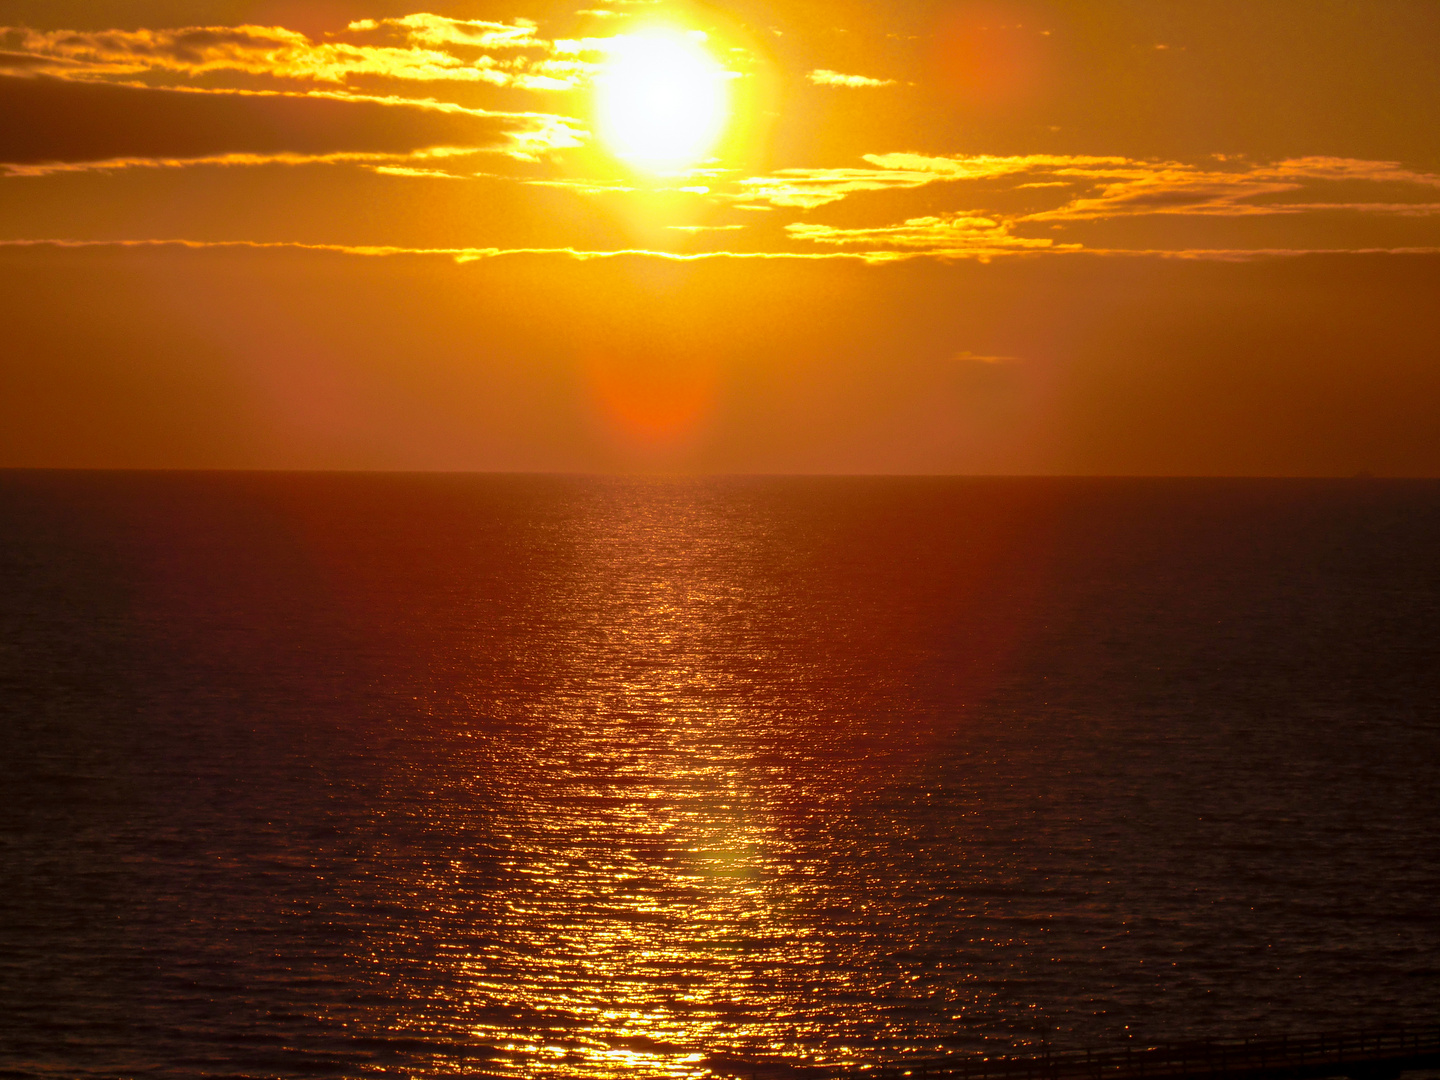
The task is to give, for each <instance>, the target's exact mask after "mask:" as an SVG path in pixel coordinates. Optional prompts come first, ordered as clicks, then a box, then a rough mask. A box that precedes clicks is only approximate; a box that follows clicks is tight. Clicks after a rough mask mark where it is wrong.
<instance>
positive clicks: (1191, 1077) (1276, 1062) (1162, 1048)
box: [845, 1026, 1440, 1080]
mask: <svg viewBox="0 0 1440 1080" xmlns="http://www.w3.org/2000/svg"><path fill="white" fill-rule="evenodd" d="M1407 1068H1409V1069H1418V1068H1440V1026H1436V1027H1424V1028H1408V1027H1396V1028H1388V1029H1382V1030H1369V1031H1338V1032H1326V1033H1322V1034H1318V1035H1287V1036H1282V1037H1280V1038H1273V1039H1240V1040H1221V1039H1210V1040H1206V1041H1204V1042H1190V1043H1166V1044H1161V1045H1144V1046H1133V1047H1126V1048H1124V1049H1118V1050H1104V1051H1097V1050H1071V1051H1056V1052H1053V1053H1052V1052H1049V1051H1042V1052H1040V1053H1036V1054H1028V1055H1024V1056H1020V1055H987V1056H983V1057H979V1056H976V1057H970V1056H965V1057H961V1056H958V1055H957V1056H955V1057H947V1058H939V1059H930V1060H913V1061H900V1062H891V1063H887V1064H884V1065H873V1066H857V1067H854V1068H852V1069H848V1070H845V1075H850V1076H855V1077H867V1078H869V1080H928V1078H931V1077H935V1078H939V1077H945V1078H960V1080H1240V1078H1244V1080H1317V1078H1320V1077H1328V1076H1349V1077H1351V1078H1352V1080H1388V1078H1390V1077H1393V1076H1396V1075H1398V1074H1399V1072H1400V1071H1402V1070H1404V1069H1407Z"/></svg>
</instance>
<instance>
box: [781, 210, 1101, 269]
mask: <svg viewBox="0 0 1440 1080" xmlns="http://www.w3.org/2000/svg"><path fill="white" fill-rule="evenodd" d="M1010 228H1011V223H1010V222H1007V221H1004V220H1001V219H999V218H996V217H988V216H985V215H982V214H949V215H942V216H930V217H915V218H908V219H906V220H905V221H904V222H903V223H902V224H899V225H885V226H880V227H876V228H861V229H846V228H840V227H838V226H835V225H819V224H813V223H809V222H793V223H791V224H789V225H787V226H785V231H786V232H787V233H788V234H789V235H790V236H791V237H793V238H794V239H796V240H808V241H810V242H811V243H817V244H836V245H841V244H844V245H856V244H863V245H867V246H871V247H876V246H879V247H887V248H914V249H922V250H925V251H927V252H929V253H930V254H934V255H942V256H957V257H958V256H964V257H968V258H977V257H979V258H988V257H990V256H994V255H1001V254H1011V253H1014V252H1018V251H1043V250H1046V249H1053V248H1057V247H1059V248H1064V247H1069V248H1072V249H1073V248H1077V247H1078V246H1079V245H1077V244H1070V245H1057V244H1056V243H1055V241H1054V240H1052V239H1051V238H1049V237H1022V236H1014V235H1012V234H1011V232H1010Z"/></svg>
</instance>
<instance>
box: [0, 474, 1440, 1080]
mask: <svg viewBox="0 0 1440 1080" xmlns="http://www.w3.org/2000/svg"><path fill="white" fill-rule="evenodd" d="M1437 1015H1440V482H1436V481H1423V480H1414V481H1404V480H1384V479H1370V478H1355V479H1343V480H1294V479H1285V480H1266V479H1243V480H1234V479H1050V478H1012V479H1005V478H941V477H920V478H903V477H587V476H543V475H462V474H363V473H348V474H347V473H329V474H320V473H316V474H302V473H220V472H216V473H201V472H170V473H162V472H155V473H144V472H63V471H53V472H52V471H34V472H30V471H7V472H0V1076H4V1077H56V1078H59V1077H64V1078H92V1077H106V1078H113V1077H121V1078H129V1077H137V1078H138V1077H237V1078H238V1077H308V1076H339V1077H368V1076H394V1077H417V1078H419V1077H448V1076H482V1077H507V1078H509V1077H536V1078H549V1077H555V1078H571V1077H573V1078H577V1080H579V1078H585V1080H602V1078H620V1077H627V1078H628V1077H671V1078H699V1077H706V1076H721V1075H726V1074H727V1073H730V1072H739V1073H743V1074H744V1075H750V1074H751V1073H752V1072H753V1073H755V1074H756V1075H760V1076H765V1075H781V1074H785V1073H791V1074H796V1075H799V1074H803V1072H804V1070H805V1069H806V1068H807V1067H820V1066H825V1067H827V1068H831V1067H838V1066H842V1065H852V1066H861V1065H867V1064H868V1065H875V1064H879V1063H893V1062H897V1061H920V1060H929V1059H934V1058H942V1057H946V1056H949V1057H951V1058H955V1057H963V1056H966V1055H979V1054H1003V1053H1017V1054H1018V1053H1029V1052H1036V1051H1041V1050H1045V1049H1053V1050H1063V1049H1070V1048H1076V1047H1086V1046H1097V1047H1113V1046H1118V1045H1127V1046H1141V1045H1150V1044H1152V1043H1156V1042H1162V1041H1178V1040H1191V1039H1204V1038H1238V1037H1245V1036H1252V1035H1260V1036H1267V1035H1281V1034H1286V1033H1291V1032H1311V1031H1327V1030H1334V1029H1355V1028H1364V1027H1375V1026H1386V1025H1394V1024H1419V1023H1433V1022H1434V1021H1435V1018H1436V1016H1437Z"/></svg>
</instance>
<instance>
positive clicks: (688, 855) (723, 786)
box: [461, 505, 820, 1076]
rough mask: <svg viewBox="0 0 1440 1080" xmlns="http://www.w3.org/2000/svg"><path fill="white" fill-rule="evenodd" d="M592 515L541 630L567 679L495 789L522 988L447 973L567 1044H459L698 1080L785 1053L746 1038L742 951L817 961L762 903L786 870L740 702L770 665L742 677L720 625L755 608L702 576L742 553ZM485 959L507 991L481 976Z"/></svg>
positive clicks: (781, 916)
mask: <svg viewBox="0 0 1440 1080" xmlns="http://www.w3.org/2000/svg"><path fill="white" fill-rule="evenodd" d="M608 509H609V511H610V512H608V513H601V514H596V515H594V516H591V517H590V518H589V521H590V524H591V526H592V528H591V529H590V531H589V533H588V535H582V536H581V537H579V538H578V539H577V540H575V541H574V546H573V549H572V551H571V556H572V559H573V562H572V566H573V568H574V570H575V573H574V575H573V576H572V577H571V579H570V581H571V585H572V588H570V589H568V590H562V591H561V593H560V594H559V595H558V596H556V597H555V598H554V601H555V605H556V606H555V608H554V610H553V611H552V612H551V613H550V619H547V620H546V621H547V622H548V623H549V626H550V629H551V630H552V631H553V632H554V637H553V638H551V639H550V641H549V642H548V649H547V650H546V651H547V655H545V656H544V657H543V660H542V663H543V664H544V666H546V667H547V668H549V667H558V668H560V669H562V670H564V671H565V673H566V674H565V676H564V679H563V682H562V685H561V686H559V687H557V688H556V692H555V693H554V694H553V695H552V696H551V697H550V704H549V705H548V706H547V707H546V709H545V711H546V713H548V714H549V715H547V716H546V717H545V718H544V723H543V724H541V725H537V727H539V728H540V729H541V730H542V731H543V732H544V734H543V735H542V736H541V740H540V742H539V743H538V744H537V745H534V746H531V747H529V748H528V752H527V753H526V755H525V758H524V760H523V761H521V760H517V761H516V762H515V763H514V764H515V772H514V774H513V785H512V786H511V787H510V790H509V797H510V800H511V801H510V805H509V806H508V807H507V811H508V813H507V815H506V816H507V817H508V818H509V819H510V820H511V821H513V822H516V823H525V824H526V826H527V828H526V829H525V834H524V835H523V836H516V837H515V838H514V839H515V841H516V847H515V850H514V853H513V857H512V861H511V863H510V867H509V869H510V870H511V872H512V873H513V875H514V881H515V883H516V886H517V888H516V891H515V894H514V896H513V897H512V899H511V905H510V909H509V912H508V921H509V922H510V925H512V926H516V925H520V926H523V927H524V928H525V931H524V935H525V939H526V941H527V943H528V948H529V949H530V950H533V958H532V962H531V963H530V964H529V965H527V966H526V968H527V969H526V970H525V971H524V972H523V973H521V974H520V977H519V979H518V981H517V979H516V973H515V972H514V970H513V969H512V968H511V965H510V964H508V963H504V962H503V960H502V958H501V957H476V958H472V959H470V960H467V961H465V962H463V963H462V964H461V972H462V973H463V978H464V979H468V980H469V985H470V989H471V992H472V993H475V994H476V995H477V996H478V997H481V998H484V999H488V1000H497V999H498V1000H505V999H509V1000H512V1001H514V1000H515V999H516V998H520V999H521V1002H520V1003H521V1004H523V1006H524V1008H525V1009H526V1010H533V1011H534V1012H536V1013H541V1014H545V1015H548V1016H552V1017H562V1018H565V1019H564V1022H565V1024H566V1025H569V1026H571V1031H570V1038H569V1039H567V1040H566V1041H565V1043H564V1044H563V1045H561V1044H556V1043H551V1044H549V1045H546V1044H544V1043H543V1042H542V1041H538V1040H537V1041H534V1042H526V1041H525V1040H524V1039H523V1038H522V1039H519V1040H517V1039H516V1038H515V1033H514V1031H513V1030H511V1029H510V1028H511V1025H510V1023H509V1022H508V1021H507V1022H504V1023H500V1024H495V1025H489V1026H486V1025H479V1026H477V1027H476V1028H475V1029H474V1031H473V1034H474V1035H475V1036H476V1037H477V1038H479V1039H481V1040H484V1041H488V1042H491V1043H492V1044H494V1045H498V1046H505V1047H507V1048H512V1049H513V1050H514V1051H519V1052H522V1053H525V1054H528V1055H534V1057H533V1058H531V1064H530V1065H529V1068H530V1069H533V1070H535V1071H544V1070H547V1069H548V1070H549V1071H554V1072H556V1073H557V1074H562V1075H573V1074H575V1073H577V1072H584V1073H591V1074H595V1075H672V1076H690V1075H702V1074H705V1073H707V1072H708V1070H707V1068H706V1066H705V1064H704V1062H705V1057H706V1051H709V1050H713V1049H714V1048H716V1047H717V1046H725V1045H732V1046H733V1045H735V1044H737V1043H741V1044H750V1045H751V1046H752V1047H754V1048H755V1049H765V1050H769V1051H771V1052H773V1053H781V1054H783V1053H784V1052H785V1051H786V1050H793V1049H795V1047H793V1046H786V1045H785V1040H784V1039H777V1038H776V1034H777V1033H776V1032H775V1031H774V1030H773V1029H772V1027H771V1025H768V1024H766V1025H755V1024H753V1023H751V1022H750V1020H749V1018H751V1017H754V1016H755V1015H757V1013H756V1010H757V1009H758V1010H759V1014H760V1015H763V1014H765V1013H767V1012H769V1011H770V1009H772V1008H773V1006H774V1004H775V1002H774V1000H773V998H772V994H771V991H770V990H769V989H768V988H766V987H763V986H757V985H754V974H755V968H754V966H753V964H752V963H750V962H749V961H750V960H752V959H753V957H754V955H755V954H756V953H757V952H764V951H775V950H780V951H783V952H784V953H785V954H786V961H787V964H796V963H799V964H801V965H804V966H807V967H808V966H810V964H811V963H812V962H814V963H818V961H819V959H820V958H819V957H818V956H809V955H807V954H808V953H809V951H810V950H808V949H807V946H806V942H805V931H804V930H803V929H802V928H799V927H796V926H794V925H792V924H791V923H790V921H789V920H788V919H787V913H786V904H785V902H784V901H785V897H784V896H783V895H779V893H780V892H783V890H785V889H787V888H791V887H793V885H781V884H779V883H778V881H777V878H776V875H775V874H774V873H773V872H771V873H765V871H766V870H767V869H769V870H771V871H773V870H774V869H775V866H774V864H775V863H776V862H777V861H778V862H784V861H786V860H787V859H790V858H793V857H794V855H795V852H794V851H793V850H792V845H790V844H789V843H788V842H787V839H786V837H785V836H784V835H783V830H782V829H780V828H779V827H778V823H777V821H776V820H775V814H776V807H774V806H773V805H770V803H771V801H772V799H771V797H770V796H771V795H773V792H770V791H769V789H770V788H771V787H772V785H773V784H774V783H775V781H776V780H777V779H779V777H777V775H776V773H777V772H780V771H781V770H780V769H779V768H778V767H777V766H776V765H775V764H774V763H769V764H767V762H766V761H764V760H763V758H764V756H765V755H764V748H763V741H764V738H763V734H764V733H763V732H757V731H756V730H755V728H754V726H753V724H752V721H753V719H754V717H752V716H746V715H743V713H742V711H741V710H740V709H739V708H737V695H736V693H735V691H736V689H737V687H736V685H735V683H736V682H737V681H743V680H744V678H745V669H746V668H747V667H748V666H749V665H751V664H764V663H765V662H766V660H767V659H768V658H767V657H764V656H760V655H755V654H754V652H753V650H755V649H756V648H760V647H761V646H759V645H758V642H759V639H760V635H761V631H762V628H761V627H758V626H754V627H751V630H753V631H754V639H753V640H751V642H750V648H751V650H752V652H751V655H748V656H747V655H743V653H742V654H739V655H737V653H736V650H735V645H736V643H737V638H736V635H735V633H734V629H735V628H736V627H735V626H734V625H733V623H732V626H731V627H730V628H728V629H727V628H726V627H724V626H721V625H717V624H716V617H717V616H720V615H723V614H724V613H726V612H727V610H728V612H729V613H730V614H731V616H732V618H733V616H734V615H735V614H736V605H737V604H741V605H744V606H752V611H751V614H752V615H753V614H755V613H756V612H757V611H761V610H764V609H765V608H768V607H769V605H768V604H767V603H766V602H765V598H764V597H762V596H754V595H752V596H749V597H748V598H747V597H746V593H747V592H748V591H749V588H750V587H752V586H753V585H754V584H756V583H755V582H753V581H751V580H748V579H747V576H746V575H741V576H738V577H734V578H731V579H730V580H725V579H724V578H723V577H722V576H721V575H719V574H715V573H713V571H714V570H717V569H719V568H720V567H719V565H717V560H716V556H717V555H719V556H721V558H720V560H719V562H720V563H723V564H726V565H728V567H729V568H731V569H737V568H743V566H744V563H745V562H746V561H747V560H746V559H745V558H744V548H745V547H746V545H745V544H744V539H745V538H736V537H733V536H726V534H725V528H724V526H725V523H724V522H722V521H717V520H705V513H704V509H705V508H704V507H696V506H694V505H691V506H688V507H684V506H682V507H673V506H672V507H668V508H665V509H667V510H669V511H671V512H672V513H673V516H667V517H665V518H664V519H656V518H655V517H653V516H648V515H646V514H644V513H643V512H642V511H643V509H644V507H643V505H632V506H625V505H617V506H613V507H610V508H608ZM652 509H654V508H653V506H652ZM736 539H740V541H741V543H740V544H739V545H738V548H737V545H736V543H735V541H736ZM752 539H753V538H752ZM676 541H679V542H678V543H677V542H676ZM717 549H720V550H717ZM724 549H728V550H724ZM737 555H738V556H740V558H736V556H737ZM707 568H708V570H709V571H711V572H707ZM744 621H745V616H744V615H741V622H742V623H743V622H744ZM546 636H549V635H546ZM749 636H750V635H748V634H745V633H744V632H743V630H742V634H741V635H740V640H742V641H743V640H744V639H745V638H747V637H749ZM757 735H759V736H760V737H759V738H757ZM767 864H769V866H768V867H767ZM496 960H502V963H501V965H500V966H501V967H502V969H510V970H505V971H504V974H500V975H499V976H498V977H497V971H496V967H497V965H496V963H495V961H496ZM552 1034H553V1033H552Z"/></svg>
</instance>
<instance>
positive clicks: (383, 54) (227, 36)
mask: <svg viewBox="0 0 1440 1080" xmlns="http://www.w3.org/2000/svg"><path fill="white" fill-rule="evenodd" d="M346 33H348V34H349V35H350V36H351V37H352V38H355V39H359V40H351V41H344V40H326V41H314V40H311V39H310V38H309V37H307V36H306V35H304V34H302V33H300V32H299V31H296V30H287V29H285V28H283V27H278V26H233V27H214V26H192V27H182V28H179V29H166V30H149V29H139V30H98V31H74V30H32V29H28V28H25V27H5V28H3V29H0V50H3V51H4V53H5V54H6V55H7V56H8V57H10V58H11V59H10V61H9V63H10V66H12V67H16V68H23V69H24V70H26V71H28V72H32V73H37V74H47V75H52V76H54V77H56V78H63V79H89V80H96V79H111V78H115V77H129V78H134V77H140V76H159V77H162V78H163V77H166V76H170V77H183V78H187V79H193V78H195V77H196V76H200V75H207V74H213V73H238V74H242V75H248V76H265V77H269V78H275V79H288V80H297V81H302V82H321V83H330V84H335V85H344V84H345V83H346V82H347V81H348V80H350V79H353V78H356V77H361V76H370V77H377V78H383V79H393V80H400V81H406V82H446V81H451V82H456V81H458V82H466V83H480V84H488V85H491V86H497V87H499V86H514V87H520V88H522V89H526V90H569V89H573V88H574V87H575V86H576V85H577V81H576V76H577V75H578V74H581V73H583V69H582V67H581V66H580V65H577V64H576V63H575V62H574V61H569V62H565V63H562V64H560V65H554V64H551V63H549V62H547V61H546V59H545V55H544V54H546V53H549V52H551V51H553V48H554V46H553V43H550V42H547V41H544V40H543V39H540V38H538V37H536V35H535V26H534V24H533V23H529V22H525V21H518V20H517V21H516V22H514V23H495V22H483V21H465V20H460V19H446V18H441V17H439V16H436V15H408V16H405V17H404V18H400V19H379V20H376V19H365V20H361V21H359V22H354V23H351V24H350V25H349V26H348V27H347V28H346ZM369 39H374V40H369ZM481 50H489V51H481ZM526 51H528V52H534V53H537V54H538V55H537V56H536V57H533V58H532V57H530V56H527V55H518V54H520V53H522V52H526ZM497 53H499V54H501V55H496V54H497Z"/></svg>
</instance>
